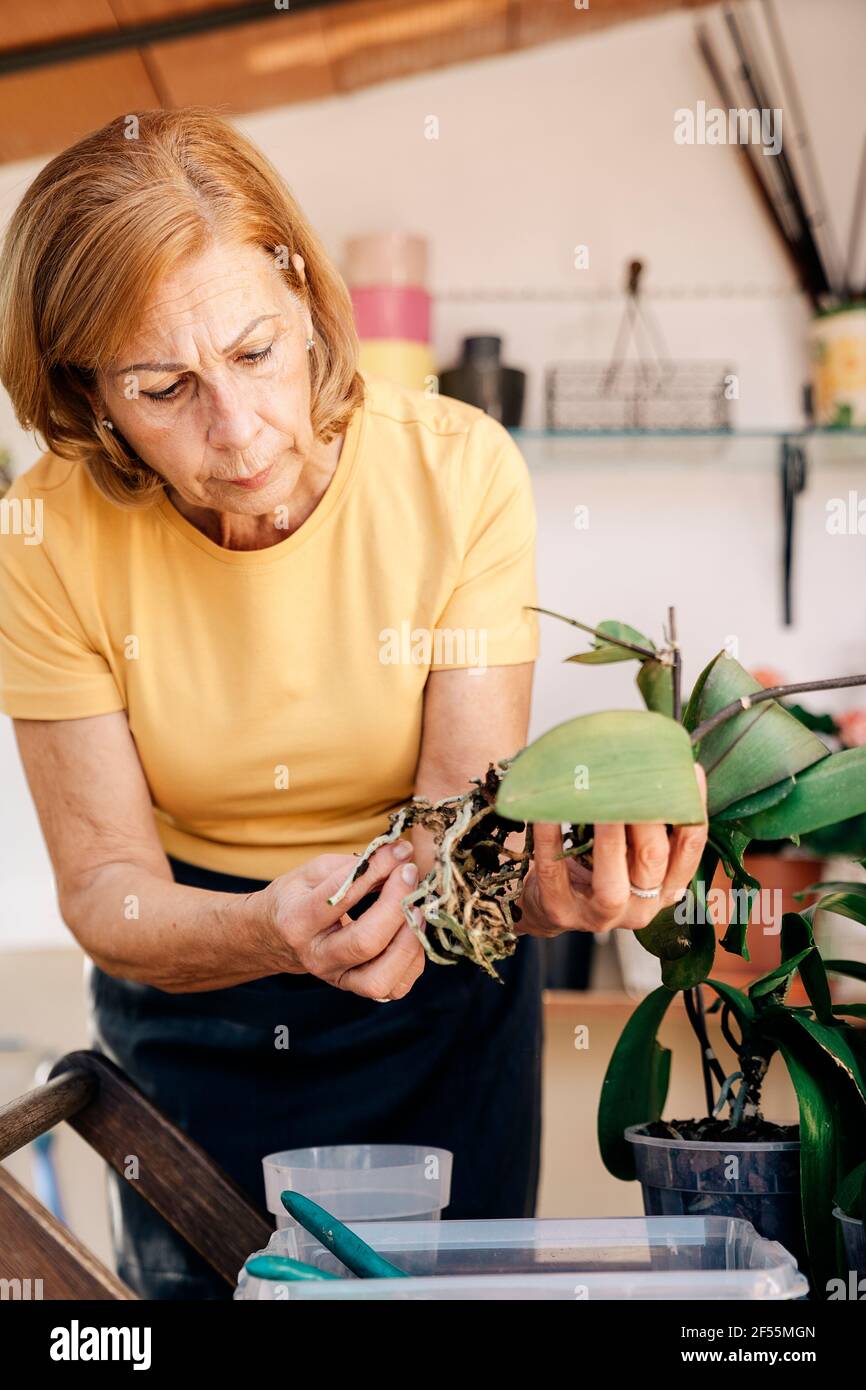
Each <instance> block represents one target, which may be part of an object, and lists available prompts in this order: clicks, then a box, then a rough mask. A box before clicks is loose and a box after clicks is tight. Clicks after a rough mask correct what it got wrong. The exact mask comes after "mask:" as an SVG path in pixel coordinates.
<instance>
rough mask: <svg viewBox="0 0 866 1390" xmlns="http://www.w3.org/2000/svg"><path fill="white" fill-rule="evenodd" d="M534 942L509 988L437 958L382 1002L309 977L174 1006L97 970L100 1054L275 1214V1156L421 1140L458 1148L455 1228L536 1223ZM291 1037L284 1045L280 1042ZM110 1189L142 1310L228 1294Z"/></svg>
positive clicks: (252, 885) (280, 978) (199, 996)
mask: <svg viewBox="0 0 866 1390" xmlns="http://www.w3.org/2000/svg"><path fill="white" fill-rule="evenodd" d="M169 862H170V864H171V869H172V873H173V875H174V878H175V881H176V882H178V883H183V884H187V885H189V886H191V887H194V888H205V889H209V890H211V891H213V892H220V893H225V892H238V893H250V892H256V891H257V890H259V889H261V888H263V887H264V886H265V885H264V883H261V882H259V881H258V880H256V879H246V878H237V877H234V876H232V875H228V874H219V873H213V872H211V871H210V870H207V869H199V868H196V867H194V866H193V865H190V864H184V863H180V862H178V861H177V860H173V859H172V860H170V861H169ZM539 948H540V943H539V942H538V941H537V940H535V939H533V938H531V937H524V938H522V939H521V941H520V942H519V944H518V947H517V951H516V952H515V954H514V955H513V956H512V957H511V958H510V959H509V960H507V961H503V962H502V963H501V964H500V965H499V966H498V967H497V968H498V970H499V973H500V974H501V976H502V978H503V980H504V982H505V983H504V985H500V984H497V983H496V981H495V980H492V979H491V978H490V977H489V976H488V975H486V974H485V973H484V971H482V970H481V969H479V968H478V967H477V966H475V965H471V964H469V963H468V962H467V961H460V962H459V963H458V964H457V965H453V966H437V965H432V964H430V963H429V962H428V963H427V964H426V966H425V968H424V971H423V973H422V975H421V977H420V978H419V980H418V981H417V982H416V984H415V985H414V986H413V987H412V989H411V990H410V991H409V993H408V995H406V997H405V998H404V999H398V1000H392V1001H391V1002H389V1003H387V1004H378V1003H375V1002H373V1001H371V1000H367V999H361V998H359V997H358V996H357V995H354V994H349V993H347V992H346V991H344V990H338V989H334V988H333V987H332V986H330V985H326V984H324V983H323V982H322V981H321V980H318V979H316V978H314V977H313V976H310V975H271V976H268V977H267V978H265V979H261V980H255V981H251V982H250V983H248V984H243V985H235V986H233V987H232V988H230V989H218V990H210V991H207V992H205V993H195V994H169V993H166V992H165V991H163V990H158V989H154V988H152V987H151V986H149V985H142V984H137V983H135V982H133V981H129V980H119V979H115V978H113V977H111V976H109V975H106V974H105V973H104V972H103V971H101V970H99V969H98V967H96V966H93V967H92V969H91V974H90V989H91V1004H92V1010H93V1022H94V1046H95V1047H97V1048H98V1049H100V1050H101V1051H103V1052H104V1053H105V1054H106V1055H107V1056H109V1057H110V1058H111V1059H112V1060H113V1061H114V1062H116V1063H117V1064H118V1065H119V1066H120V1067H122V1068H123V1070H124V1071H125V1072H126V1073H127V1075H128V1076H129V1077H130V1078H131V1079H132V1080H133V1081H134V1082H135V1084H136V1085H137V1086H138V1087H139V1088H140V1089H141V1090H142V1091H143V1092H144V1093H145V1094H146V1095H147V1096H149V1097H150V1099H151V1100H152V1101H154V1102H155V1104H157V1105H159V1106H160V1108H161V1109H162V1110H164V1111H165V1112H166V1114H167V1115H168V1116H169V1117H170V1118H171V1119H173V1120H174V1121H175V1122H176V1123H177V1124H178V1125H179V1126H180V1127H181V1128H182V1129H183V1130H185V1132H186V1133H187V1134H188V1135H190V1137H191V1138H193V1139H195V1140H196V1141H197V1142H198V1143H199V1144H201V1146H202V1147H203V1148H204V1149H206V1150H207V1152H208V1153H209V1154H210V1155H211V1157H212V1158H214V1159H215V1160H216V1162H217V1163H219V1165H220V1166H221V1167H222V1168H223V1169H225V1171H226V1172H227V1173H229V1174H230V1175H231V1176H232V1177H233V1178H234V1179H235V1180H236V1182H238V1183H239V1184H240V1185H241V1187H243V1188H244V1189H246V1191H247V1192H248V1193H249V1195H250V1197H251V1198H252V1199H253V1201H254V1202H256V1203H257V1204H258V1205H259V1206H260V1207H262V1208H263V1207H264V1184H263V1178H262V1167H261V1161H262V1158H263V1156H264V1155H265V1154H269V1153H273V1152H275V1151H276V1150H278V1149H294V1148H306V1147H307V1146H312V1145H316V1144H352V1143H381V1144H420V1145H429V1146H430V1147H431V1148H432V1147H435V1148H444V1149H450V1150H451V1151H452V1153H453V1154H454V1172H453V1177H452V1184H451V1201H450V1204H449V1206H448V1208H447V1209H446V1211H445V1213H444V1216H445V1217H446V1218H447V1219H459V1218H473V1217H474V1218H484V1217H490V1218H492V1217H513V1216H532V1215H533V1214H534V1211H535V1201H536V1193H537V1187H538V1173H539V1150H540V1139H541V1047H542V1019H541V956H540V949H539ZM286 1029H287V1030H288V1034H289V1046H288V1048H285V1047H277V1046H276V1045H275V1040H276V1039H277V1037H278V1036H281V1037H283V1038H284V1037H285V1030H286ZM278 1030H280V1031H279V1034H278ZM108 1180H109V1196H110V1210H111V1217H112V1236H113V1242H114V1249H115V1258H116V1261H117V1269H118V1274H119V1275H120V1277H121V1278H122V1279H123V1280H125V1282H126V1283H127V1284H129V1285H130V1286H131V1287H132V1288H133V1289H135V1290H136V1292H137V1293H139V1294H140V1296H141V1297H143V1298H159V1299H163V1298H230V1297H231V1292H232V1291H231V1289H230V1288H229V1287H228V1285H226V1284H225V1282H224V1281H223V1280H222V1279H220V1277H219V1276H218V1275H217V1274H216V1273H215V1272H214V1271H213V1270H212V1269H211V1268H210V1266H209V1265H208V1264H207V1263H206V1262H205V1261H204V1260H203V1259H202V1258H201V1256H199V1255H198V1254H197V1253H196V1252H195V1251H194V1250H193V1249H192V1248H191V1247H190V1246H189V1245H188V1244H187V1243H186V1242H185V1241H184V1240H182V1239H181V1238H180V1236H178V1235H177V1234H176V1233H175V1232H174V1231H173V1230H172V1228H171V1227H170V1226H169V1225H168V1223H167V1222H166V1221H164V1220H163V1219H162V1217H160V1216H159V1215H158V1214H157V1213H156V1212H155V1211H153V1209H152V1208H151V1207H150V1206H149V1205H148V1204H147V1203H146V1202H145V1200H144V1198H142V1197H141V1196H139V1194H138V1193H137V1192H136V1191H135V1187H134V1184H131V1183H129V1182H127V1181H125V1180H124V1179H121V1178H119V1177H118V1176H117V1175H116V1174H115V1173H114V1172H113V1171H110V1172H109V1175H108ZM214 1219H215V1220H218V1219H219V1216H218V1214H215V1217H214ZM275 1224H276V1223H275Z"/></svg>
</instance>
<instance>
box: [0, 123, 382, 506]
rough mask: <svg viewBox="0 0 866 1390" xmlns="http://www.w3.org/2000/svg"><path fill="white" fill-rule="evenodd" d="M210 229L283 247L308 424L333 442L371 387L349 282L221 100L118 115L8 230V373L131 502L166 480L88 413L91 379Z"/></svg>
mask: <svg viewBox="0 0 866 1390" xmlns="http://www.w3.org/2000/svg"><path fill="white" fill-rule="evenodd" d="M217 237H224V238H226V239H228V240H234V241H237V242H241V243H244V244H249V245H256V246H259V247H260V248H261V249H262V250H264V251H266V252H267V253H268V254H269V255H271V256H272V257H275V261H274V263H275V265H276V266H277V268H278V269H279V270H280V271H281V273H282V275H283V278H284V280H285V283H286V285H287V286H288V288H289V289H290V291H291V292H292V294H293V295H294V296H295V298H296V299H297V300H298V301H299V302H300V303H301V304H304V305H306V306H307V308H308V310H309V313H310V316H311V318H312V321H313V338H314V346H313V348H312V349H311V350H310V352H309V353H308V354H307V356H308V357H309V359H310V387H311V396H310V399H311V407H310V415H311V422H312V426H313V430H314V433H315V435H316V437H317V438H319V439H321V440H322V441H323V442H325V443H328V442H329V441H330V440H331V439H332V438H333V437H334V436H335V435H336V434H339V433H340V432H341V431H342V430H343V429H345V427H346V425H347V424H348V421H349V419H350V418H351V415H352V413H353V412H354V410H355V408H356V407H357V406H358V405H360V403H361V401H362V400H363V398H364V383H363V378H362V377H361V376H360V374H359V372H358V336H357V333H356V331H355V322H354V316H353V312H352V302H351V298H350V296H349V292H348V290H347V289H346V285H345V283H344V281H343V279H342V277H341V276H340V274H339V272H338V271H337V269H336V268H335V266H334V265H333V264H332V262H331V260H330V258H329V257H328V255H327V253H326V251H325V249H324V247H323V245H322V243H321V242H320V240H319V238H318V237H317V236H316V234H315V232H314V231H313V229H312V227H311V226H310V224H309V222H308V221H307V219H306V218H305V216H304V214H303V213H302V211H301V209H300V207H299V206H298V204H297V203H296V202H295V199H294V198H293V196H292V194H291V192H290V191H289V189H288V188H287V186H286V184H285V183H284V181H283V180H282V178H281V177H280V175H279V174H278V173H277V171H276V170H275V169H274V168H273V166H272V165H271V164H270V163H269V162H268V160H267V159H265V157H264V155H262V154H261V153H260V151H259V150H257V149H256V147H255V145H253V144H252V142H251V141H250V140H248V139H247V138H246V137H245V136H244V135H241V134H240V132H239V131H237V130H235V129H234V127H233V126H231V125H230V124H229V123H228V122H227V121H226V120H224V119H223V118H222V117H221V116H220V115H219V114H218V113H217V112H216V111H213V110H210V109H208V108H204V107H185V108H182V109H180V110H175V111H143V112H141V113H140V114H138V115H126V116H117V117H116V118H115V119H114V120H113V121H110V122H109V123H108V125H106V126H103V127H102V129H101V130H97V131H94V132H93V133H92V134H90V135H86V136H85V137H84V138H83V139H82V140H79V141H78V142H77V143H76V144H74V145H70V147H69V148H68V149H66V150H64V151H63V152H62V153H61V154H59V155H57V156H56V157H55V158H54V159H52V160H51V161H50V162H49V163H48V164H46V165H45V167H44V168H43V169H42V170H41V171H40V173H39V174H37V176H36V178H35V179H34V180H33V183H32V184H31V185H30V187H29V188H28V189H27V192H26V193H25V194H24V197H23V198H22V200H21V202H20V203H19V205H18V207H17V208H16V210H15V212H14V214H13V216H12V219H11V222H10V224H9V227H8V229H7V232H6V237H5V242H4V246H3V251H2V253H0V254H2V259H0V381H2V382H3V385H4V386H5V387H6V390H7V391H8V393H9V396H10V397H11V400H12V403H13V405H14V407H15V414H16V416H17V418H18V421H19V423H20V424H21V425H22V426H23V427H24V428H25V429H27V430H33V431H35V432H36V433H37V434H38V435H40V436H41V437H42V439H43V440H44V441H45V444H46V446H47V447H48V448H49V449H50V450H52V452H54V453H56V454H59V455H61V456H62V457H63V458H76V459H80V460H81V461H82V462H83V463H84V466H85V467H86V468H87V470H88V472H89V474H90V476H91V478H92V479H93V482H94V483H95V485H96V487H97V488H98V489H99V491H100V492H101V493H103V495H104V496H105V497H107V498H109V500H110V501H112V502H115V503H118V504H120V505H122V506H131V505H135V506H141V505H144V504H145V503H149V502H151V501H152V500H153V499H154V498H155V497H156V496H157V495H158V494H160V493H161V492H162V489H163V480H162V479H161V478H160V476H159V475H158V474H157V473H156V472H155V471H154V470H153V469H152V468H149V467H148V466H147V465H146V464H144V463H143V462H142V461H141V459H139V458H138V457H137V456H136V454H135V453H134V451H133V450H132V448H131V447H130V445H128V444H127V443H126V441H125V440H124V439H123V438H122V436H120V435H119V434H118V433H117V432H112V431H111V430H109V429H108V428H107V427H106V426H104V425H103V424H102V422H101V420H100V419H99V418H98V417H97V416H95V415H94V412H93V404H92V395H88V390H90V391H92V389H93V383H94V378H95V374H96V371H97V370H98V369H99V368H101V367H104V366H106V365H108V364H109V363H110V362H112V361H114V360H116V357H117V355H118V354H119V353H120V352H121V350H122V348H123V345H124V343H125V342H126V341H127V340H128V338H129V336H130V335H131V333H132V332H133V331H134V330H135V328H136V327H137V326H138V325H139V324H140V322H141V318H142V313H143V310H144V306H145V304H146V302H147V300H148V298H149V297H150V295H151V294H152V292H153V291H154V289H155V288H156V286H157V285H158V283H159V282H160V281H161V280H162V279H163V277H164V276H165V275H167V274H168V273H170V272H171V271H172V270H174V268H175V267H176V266H177V265H178V264H180V263H181V262H182V261H183V260H185V259H186V258H187V257H189V256H192V255H195V254H198V253H200V252H201V251H203V250H204V249H205V248H206V247H207V245H208V244H209V243H210V242H211V241H212V240H213V239H215V238H217ZM295 253H298V254H300V255H301V256H302V257H303V259H304V265H305V281H304V280H302V279H301V278H300V276H299V275H298V273H297V271H296V270H295V267H294V266H293V265H292V261H291V257H292V256H293V255H294V254H295Z"/></svg>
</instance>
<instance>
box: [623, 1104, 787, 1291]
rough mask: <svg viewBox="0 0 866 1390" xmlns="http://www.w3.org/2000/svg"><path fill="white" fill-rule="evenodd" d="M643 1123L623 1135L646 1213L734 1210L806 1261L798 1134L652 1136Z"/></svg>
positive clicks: (713, 1213)
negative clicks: (768, 1137)
mask: <svg viewBox="0 0 866 1390" xmlns="http://www.w3.org/2000/svg"><path fill="white" fill-rule="evenodd" d="M643 1128H644V1127H643V1125H629V1127H628V1129H626V1131H625V1137H626V1139H627V1140H628V1142H629V1143H630V1144H631V1145H633V1147H634V1157H635V1167H636V1169H637V1176H638V1181H639V1182H640V1184H641V1187H642V1188H643V1204H644V1211H645V1212H646V1214H647V1216H737V1217H741V1218H742V1219H743V1220H744V1221H750V1222H751V1223H752V1225H753V1226H754V1227H755V1230H756V1231H758V1232H759V1233H760V1235H762V1236H765V1237H766V1238H767V1240H775V1241H779V1243H780V1244H781V1245H783V1246H784V1247H785V1249H786V1250H790V1251H791V1253H792V1254H793V1256H794V1258H795V1259H796V1260H797V1261H798V1263H799V1264H801V1265H805V1263H806V1250H805V1238H804V1235H803V1214H802V1205H801V1199H800V1142H799V1140H797V1139H789V1140H777V1141H766V1142H763V1143H743V1142H740V1143H731V1142H729V1141H728V1140H724V1139H717V1140H712V1141H709V1142H708V1141H706V1140H701V1139H657V1138H655V1137H654V1136H653V1135H649V1134H644V1133H643ZM731 1159H736V1164H735V1165H734V1164H732V1163H731V1161H730V1160H731Z"/></svg>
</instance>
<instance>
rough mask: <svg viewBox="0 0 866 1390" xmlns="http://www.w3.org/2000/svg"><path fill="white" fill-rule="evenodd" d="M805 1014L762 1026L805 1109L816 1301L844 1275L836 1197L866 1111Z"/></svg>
mask: <svg viewBox="0 0 866 1390" xmlns="http://www.w3.org/2000/svg"><path fill="white" fill-rule="evenodd" d="M802 1022H803V1015H802V1014H799V1013H793V1012H792V1011H791V1010H790V1009H785V1008H782V1007H779V1008H774V1009H771V1010H768V1011H767V1013H766V1014H765V1015H764V1017H763V1018H762V1027H763V1029H764V1031H765V1032H766V1033H767V1034H768V1036H771V1037H774V1038H775V1040H776V1042H777V1044H778V1047H779V1051H780V1052H781V1053H782V1057H783V1059H784V1062H785V1065H786V1067H787V1069H788V1074H789V1076H790V1077H791V1081H792V1083H793V1086H794V1089H795V1091H796V1093H797V1101H798V1104H799V1110H800V1195H801V1204H802V1211H803V1227H804V1231H805V1237H806V1249H807V1252H808V1258H809V1269H808V1271H807V1272H808V1274H809V1277H810V1280H811V1283H812V1291H813V1294H814V1295H815V1296H816V1297H820V1296H821V1290H824V1289H826V1287H827V1282H828V1280H829V1279H832V1278H834V1277H835V1276H836V1275H837V1273H838V1272H839V1265H838V1260H837V1240H836V1230H835V1223H834V1222H833V1221H832V1219H831V1210H832V1202H833V1194H834V1192H835V1190H836V1186H837V1184H838V1181H839V1178H840V1176H841V1174H842V1173H843V1172H844V1171H846V1170H847V1168H848V1167H850V1164H851V1162H852V1161H853V1160H852V1140H853V1138H854V1136H855V1135H856V1136H857V1137H858V1138H859V1136H860V1135H861V1134H862V1127H863V1123H864V1118H866V1111H864V1108H863V1105H862V1103H861V1101H860V1097H859V1095H858V1093H857V1092H856V1090H855V1089H854V1087H853V1086H852V1085H851V1084H850V1082H849V1080H847V1079H846V1077H845V1075H844V1074H842V1073H841V1072H839V1071H837V1070H836V1069H835V1068H834V1067H833V1066H832V1065H830V1064H829V1062H828V1059H827V1057H826V1055H825V1054H824V1053H823V1051H822V1050H821V1048H820V1047H819V1046H818V1045H817V1044H816V1042H815V1040H814V1039H813V1038H812V1037H810V1036H809V1035H808V1033H807V1032H806V1031H805V1030H804V1029H803V1027H802Z"/></svg>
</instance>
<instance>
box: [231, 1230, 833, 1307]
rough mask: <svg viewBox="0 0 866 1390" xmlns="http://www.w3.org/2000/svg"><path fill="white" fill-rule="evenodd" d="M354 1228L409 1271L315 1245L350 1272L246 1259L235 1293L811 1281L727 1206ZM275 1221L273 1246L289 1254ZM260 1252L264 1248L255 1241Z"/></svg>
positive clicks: (741, 1286)
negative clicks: (270, 1274) (256, 1271)
mask: <svg viewBox="0 0 866 1390" xmlns="http://www.w3.org/2000/svg"><path fill="white" fill-rule="evenodd" d="M352 1230H354V1231H356V1232H357V1234H358V1235H360V1236H362V1237H363V1239H364V1240H366V1241H367V1242H368V1243H369V1244H370V1245H372V1246H373V1247H374V1249H376V1250H379V1251H380V1252H381V1253H382V1254H383V1255H385V1256H386V1257H387V1258H388V1259H389V1260H391V1261H392V1263H393V1264H395V1265H397V1266H398V1267H399V1268H400V1269H402V1270H405V1272H406V1273H407V1274H408V1276H409V1277H408V1278H406V1279H356V1278H354V1277H353V1276H352V1275H351V1274H349V1273H348V1271H347V1270H346V1269H345V1267H344V1266H343V1265H342V1264H341V1263H340V1261H339V1260H337V1259H336V1258H335V1256H334V1255H332V1254H331V1252H330V1251H329V1250H326V1249H325V1247H324V1246H322V1245H319V1244H316V1246H315V1248H308V1249H307V1250H306V1252H305V1255H304V1259H305V1260H306V1262H307V1263H308V1264H312V1265H315V1266H316V1268H318V1269H322V1270H329V1271H330V1272H332V1273H335V1274H340V1275H342V1276H344V1277H343V1278H342V1279H341V1280H340V1281H339V1282H337V1281H335V1280H330V1279H328V1280H322V1281H321V1282H317V1281H312V1282H310V1283H301V1282H298V1283H294V1282H287V1283H277V1282H274V1281H272V1280H269V1279H256V1278H253V1277H252V1276H251V1275H249V1274H247V1272H246V1270H242V1271H241V1273H240V1275H239V1282H238V1287H237V1290H236V1292H235V1298H237V1299H249V1300H252V1299H270V1300H281V1299H282V1300H287V1299H292V1300H298V1299H300V1300H310V1299H322V1298H326V1299H330V1300H333V1299H338V1300H339V1299H365V1300H366V1299H379V1300H381V1299H391V1300H393V1299H443V1298H444V1299H486V1300H490V1299H520V1300H527V1299H557V1300H563V1299H567V1300H568V1301H569V1302H574V1301H575V1300H578V1301H580V1300H583V1299H590V1300H591V1299H633V1298H637V1299H672V1300H681V1299H697V1300H701V1299H720V1300H748V1299H768V1300H781V1299H797V1298H803V1297H804V1296H805V1295H806V1293H807V1292H808V1283H807V1281H806V1279H805V1278H804V1276H803V1275H802V1274H800V1273H799V1271H798V1269H797V1266H796V1263H795V1262H794V1259H793V1257H792V1256H791V1255H789V1254H788V1252H787V1250H785V1249H784V1248H783V1247H782V1246H781V1245H779V1244H778V1243H777V1242H776V1241H770V1240H765V1239H764V1238H763V1237H762V1236H759V1235H758V1234H757V1232H756V1231H755V1229H754V1227H753V1226H752V1225H751V1224H750V1223H749V1222H748V1221H741V1220H738V1219H736V1218H733V1217H726V1216H710V1217H703V1216H679V1217H663V1216H653V1217H610V1218H607V1219H602V1220H599V1219H595V1218H594V1219H592V1220H589V1219H583V1218H582V1219H574V1220H555V1221H554V1220H527V1219H521V1220H512V1221H440V1222H437V1223H436V1224H434V1225H431V1224H430V1223H429V1222H415V1221H411V1222H387V1223H365V1222H357V1223H355V1222H353V1223H352ZM291 1238H292V1233H291V1232H289V1231H275V1232H274V1234H273V1236H272V1237H271V1240H270V1243H269V1245H268V1253H270V1254H277V1255H291V1254H292V1253H293V1251H292V1249H291V1248H290V1244H291ZM256 1253H260V1252H256Z"/></svg>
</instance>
